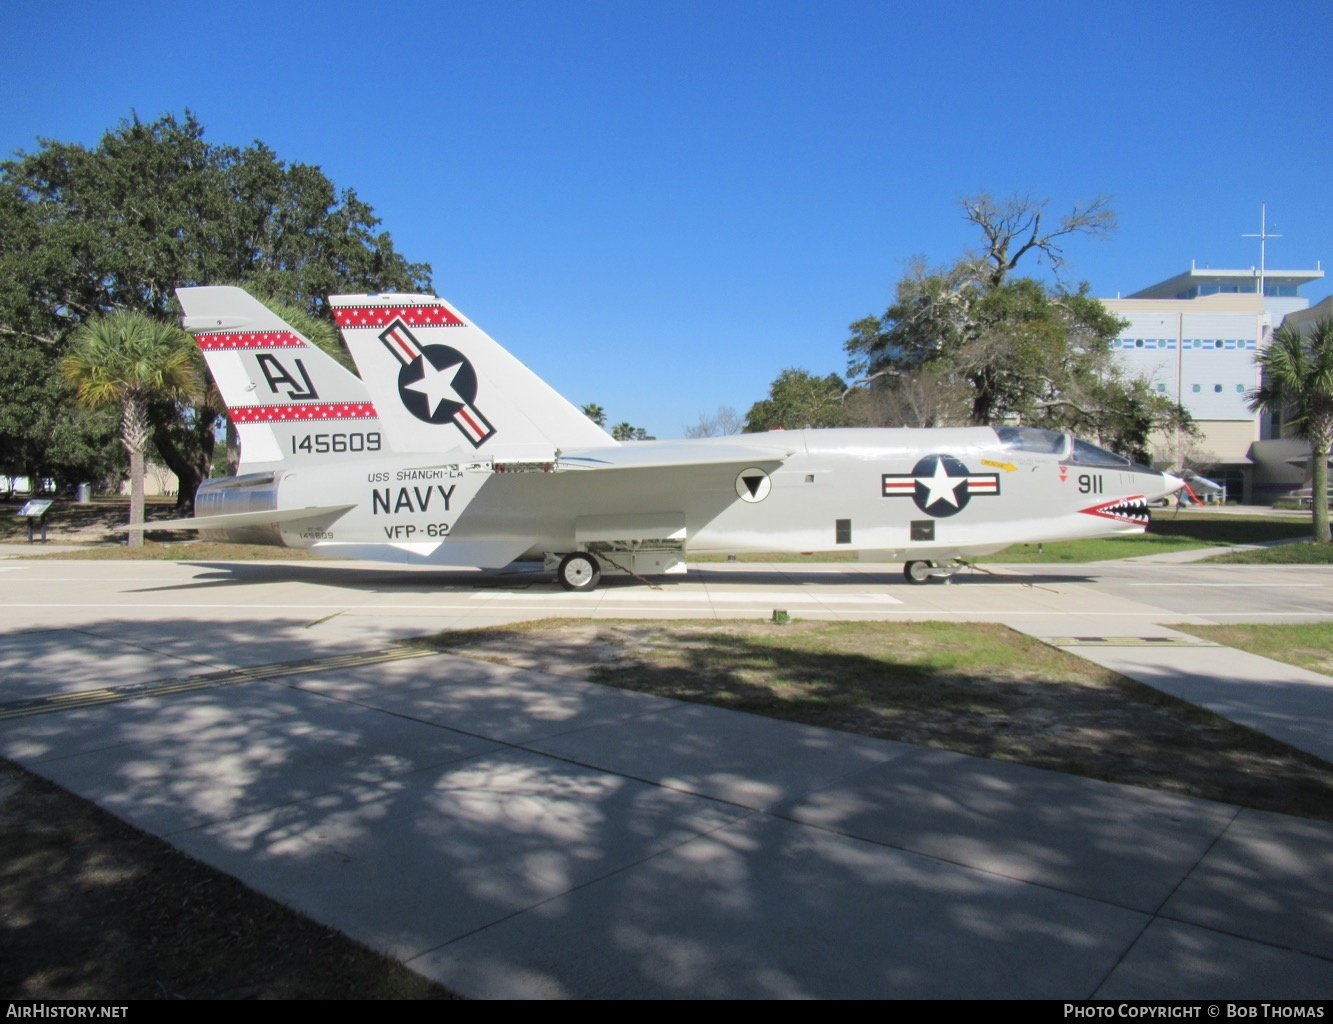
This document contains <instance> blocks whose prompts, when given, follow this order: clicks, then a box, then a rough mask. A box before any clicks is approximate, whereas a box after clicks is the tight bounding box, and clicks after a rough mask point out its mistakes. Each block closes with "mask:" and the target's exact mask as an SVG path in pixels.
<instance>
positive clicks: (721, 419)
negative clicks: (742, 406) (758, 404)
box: [685, 405, 745, 437]
mask: <svg viewBox="0 0 1333 1024" xmlns="http://www.w3.org/2000/svg"><path fill="white" fill-rule="evenodd" d="M744 428H745V421H744V420H742V419H741V418H740V417H739V416H738V415H736V410H735V409H733V408H732V407H731V406H729V405H720V406H718V409H717V412H715V413H713V415H711V416H709V415H707V414H706V413H700V414H699V422H698V423H696V424H694V425H693V426H689V427H686V428H685V436H686V437H726V436H728V435H730V434H739V433H740V432H741V431H742V430H743V429H744Z"/></svg>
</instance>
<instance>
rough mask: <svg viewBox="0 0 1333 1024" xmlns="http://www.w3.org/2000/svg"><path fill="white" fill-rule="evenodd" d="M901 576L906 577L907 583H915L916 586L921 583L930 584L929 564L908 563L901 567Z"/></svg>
mask: <svg viewBox="0 0 1333 1024" xmlns="http://www.w3.org/2000/svg"><path fill="white" fill-rule="evenodd" d="M903 575H904V576H905V577H907V582H908V583H915V584H917V585H918V586H919V585H920V584H922V583H928V582H930V563H929V562H908V563H907V564H906V565H904V566H903Z"/></svg>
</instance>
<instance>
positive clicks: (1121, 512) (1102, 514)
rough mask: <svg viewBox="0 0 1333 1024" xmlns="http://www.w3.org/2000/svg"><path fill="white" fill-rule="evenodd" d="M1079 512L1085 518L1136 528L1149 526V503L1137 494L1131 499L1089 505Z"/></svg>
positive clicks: (1117, 499) (1118, 499)
mask: <svg viewBox="0 0 1333 1024" xmlns="http://www.w3.org/2000/svg"><path fill="white" fill-rule="evenodd" d="M1079 511H1080V512H1082V513H1083V514H1084V515H1085V516H1097V517H1098V518H1099V519H1110V520H1113V521H1114V522H1117V523H1129V524H1131V525H1134V526H1147V525H1148V502H1147V501H1145V500H1144V498H1143V495H1141V494H1136V495H1134V496H1133V497H1130V498H1116V499H1114V500H1112V501H1103V502H1102V503H1101V504H1099V505H1089V506H1088V507H1087V508H1081V509H1079Z"/></svg>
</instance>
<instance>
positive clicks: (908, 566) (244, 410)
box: [151, 288, 1180, 591]
mask: <svg viewBox="0 0 1333 1024" xmlns="http://www.w3.org/2000/svg"><path fill="white" fill-rule="evenodd" d="M177 294H178V295H179V297H180V301H181V306H182V307H183V308H184V310H185V320H184V324H185V327H186V329H187V330H188V331H190V332H191V333H192V334H194V336H195V338H196V340H197V341H198V343H199V346H200V348H202V349H203V352H204V357H205V359H206V360H207V362H208V366H209V369H210V370H211V371H212V374H213V377H214V379H215V380H216V381H217V385H218V388H219V390H220V391H221V393H222V397H223V398H224V400H225V401H226V403H227V407H228V410H229V412H230V415H231V418H232V422H233V423H234V424H235V425H236V429H237V431H238V433H239V436H240V443H241V466H240V473H239V475H237V476H235V477H228V478H222V479H214V480H209V481H207V482H206V483H204V485H203V486H202V487H200V488H199V492H198V495H197V497H196V499H195V513H196V518H194V519H189V520H177V521H176V522H175V523H173V524H171V525H172V526H174V527H188V528H190V529H196V530H200V531H203V532H204V535H205V536H210V537H213V538H216V539H224V540H236V541H246V542H266V543H274V544H281V545H285V546H288V547H297V548H311V549H313V550H315V551H317V552H319V553H321V554H327V555H336V556H342V557H346V558H367V559H378V560H383V561H393V562H410V563H419V564H431V565H441V566H469V567H474V568H499V567H503V566H505V565H508V564H509V563H511V562H513V561H515V560H517V559H520V558H525V557H526V558H541V559H543V560H544V563H545V565H546V567H547V568H548V569H555V570H556V574H557V578H558V579H559V581H560V583H561V584H562V585H563V586H564V587H565V589H567V590H576V591H577V590H591V589H592V588H594V587H595V586H596V585H597V583H598V580H599V578H600V576H601V575H602V574H603V573H606V574H620V573H630V574H634V575H647V574H655V573H675V572H684V571H685V558H686V554H687V552H693V553H700V552H723V553H739V552H746V551H800V552H824V551H844V550H854V551H858V552H860V553H861V556H862V557H863V558H869V559H872V560H875V561H883V560H890V559H891V560H902V561H903V563H904V574H905V576H906V578H907V579H908V580H909V581H910V582H912V583H924V582H926V581H927V580H928V579H930V578H931V577H932V576H945V577H947V576H948V575H949V574H951V573H953V572H954V571H956V570H957V569H958V568H959V567H960V565H961V564H962V560H963V559H966V558H968V557H970V556H977V555H985V554H990V553H992V552H995V551H998V550H1000V549H1001V548H1004V547H1006V546H1008V545H1010V544H1016V543H1024V542H1027V543H1031V542H1036V541H1054V540H1065V539H1070V538H1077V537H1098V536H1106V535H1114V534H1129V533H1139V532H1141V531H1142V530H1143V529H1144V528H1145V526H1146V525H1147V522H1148V510H1147V502H1148V501H1150V500H1153V499H1156V498H1160V497H1163V496H1165V495H1167V494H1170V493H1172V492H1174V491H1175V490H1177V489H1178V488H1179V487H1180V481H1179V480H1178V479H1176V478H1175V477H1173V476H1170V475H1167V474H1162V473H1158V472H1156V471H1154V470H1152V469H1149V468H1148V467H1146V466H1139V465H1134V464H1132V463H1131V462H1129V461H1128V460H1127V459H1123V458H1121V457H1120V456H1118V455H1115V454H1112V453H1111V452H1108V451H1105V450H1103V449H1101V448H1098V447H1096V446H1095V445H1092V444H1089V443H1088V442H1087V441H1083V440H1079V439H1077V438H1073V437H1070V436H1068V435H1065V434H1060V433H1056V432H1054V431H1049V430H1040V429H1035V428H1029V427H1014V426H1005V427H996V428H992V427H975V428H960V429H938V430H911V429H901V430H864V429H857V430H785V431H774V432H771V433H765V434H745V435H741V436H739V437H732V438H703V439H699V440H690V441H659V442H651V441H649V442H630V443H625V444H621V443H617V442H616V441H614V440H613V439H612V438H611V437H610V436H608V435H607V434H606V433H605V432H604V431H603V430H602V429H601V428H600V427H598V426H597V425H596V424H595V423H593V422H592V421H591V420H589V419H588V418H587V417H586V416H584V415H583V414H582V413H581V412H580V411H579V410H578V409H576V408H575V407H574V406H572V405H571V404H570V403H569V402H567V401H566V400H565V399H564V398H562V397H561V396H560V395H558V394H556V392H555V391H553V390H552V389H551V388H550V387H549V386H547V385H546V384H545V383H544V382H543V381H542V380H540V379H539V378H538V377H537V376H536V374H534V373H533V372H532V371H531V370H529V369H528V368H527V367H526V366H524V365H523V364H522V363H521V362H519V361H518V360H517V359H515V358H514V357H513V356H512V355H510V354H509V353H508V352H506V351H505V350H504V349H503V348H501V347H500V346H499V345H498V344H497V343H496V342H495V341H493V340H492V339H491V338H489V337H488V336H487V335H486V334H484V333H483V332H482V331H481V330H480V329H478V328H477V327H475V326H474V325H473V324H471V323H470V322H469V321H468V320H467V319H466V318H464V317H463V315H462V314H461V313H459V312H458V310H456V309H455V308H454V307H453V306H451V305H449V303H447V302H445V301H444V300H442V299H438V298H435V297H434V296H427V295H399V294H386V295H337V296H333V297H331V298H330V300H329V302H330V305H331V306H332V309H333V313H334V317H335V319H336V321H337V324H338V326H339V328H340V329H341V330H342V332H343V337H344V338H345V339H346V341H347V345H348V348H349V349H350V350H351V353H352V356H353V358H354V359H355V360H356V364H357V366H358V368H359V369H360V371H361V378H360V379H358V378H357V377H355V376H354V375H353V374H351V373H349V372H348V371H346V370H345V369H343V367H341V366H340V365H339V364H338V363H337V362H336V361H334V360H333V359H332V358H330V357H329V356H327V355H325V354H324V353H323V352H321V351H320V350H319V349H318V348H316V347H314V346H313V345H311V344H310V343H309V342H308V341H307V340H306V339H305V338H303V337H302V336H301V335H299V334H297V333H296V332H295V331H294V330H292V328H291V327H289V326H288V325H287V324H286V323H284V322H283V321H282V320H281V319H280V318H279V317H277V316H276V315H275V314H274V313H272V312H271V311H270V310H269V309H267V308H266V307H265V306H263V305H262V304H260V303H259V302H258V301H256V300H255V299H254V298H252V297H251V296H250V295H248V294H247V293H246V292H244V291H242V290H241V289H238V288H182V289H180V290H179V291H178V292H177ZM164 525H167V524H161V523H155V524H151V528H152V529H161V528H163V527H164Z"/></svg>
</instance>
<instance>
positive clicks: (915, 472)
mask: <svg viewBox="0 0 1333 1024" xmlns="http://www.w3.org/2000/svg"><path fill="white" fill-rule="evenodd" d="M881 482H882V485H883V488H884V491H883V494H884V497H886V498H911V499H912V501H914V502H915V503H916V507H917V508H919V509H920V510H921V511H922V512H924V513H926V515H928V516H935V517H936V518H944V517H946V516H954V515H957V514H958V513H959V512H961V511H963V509H965V508H967V503H968V502H969V501H971V500H972V498H973V496H974V495H991V494H999V493H1000V474H999V473H973V472H972V471H971V470H969V469H968V468H967V467H966V466H965V465H963V463H962V462H960V461H959V460H958V459H956V458H954V457H953V456H952V455H927V456H926V457H925V458H923V459H921V460H919V461H918V462H917V464H916V465H915V466H914V467H913V468H912V472H910V473H885V474H883V476H882V478H881Z"/></svg>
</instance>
